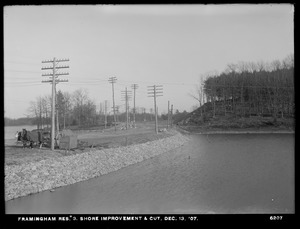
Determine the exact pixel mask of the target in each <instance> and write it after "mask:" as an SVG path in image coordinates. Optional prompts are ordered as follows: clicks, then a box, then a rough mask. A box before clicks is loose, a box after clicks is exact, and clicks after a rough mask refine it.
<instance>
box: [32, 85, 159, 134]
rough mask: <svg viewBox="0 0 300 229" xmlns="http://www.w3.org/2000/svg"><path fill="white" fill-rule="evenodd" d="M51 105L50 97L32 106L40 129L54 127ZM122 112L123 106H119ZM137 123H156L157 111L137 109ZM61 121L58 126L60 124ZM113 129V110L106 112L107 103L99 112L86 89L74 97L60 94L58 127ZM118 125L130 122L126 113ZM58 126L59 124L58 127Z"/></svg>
mask: <svg viewBox="0 0 300 229" xmlns="http://www.w3.org/2000/svg"><path fill="white" fill-rule="evenodd" d="M51 103H52V98H51V96H50V95H45V96H39V97H37V98H36V100H35V101H31V102H30V107H29V108H28V112H29V114H30V117H31V119H32V124H33V125H37V128H38V129H40V128H45V127H46V128H47V127H50V126H51ZM117 108H119V106H117ZM135 113H136V115H135V120H136V121H137V122H142V121H154V119H155V117H154V112H153V109H149V110H148V111H147V110H146V108H143V107H136V112H135ZM57 121H58V122H57ZM105 121H106V124H107V126H111V125H112V124H113V122H114V116H113V112H112V110H110V109H108V110H107V111H106V112H105V109H104V103H103V104H101V106H100V109H99V110H98V111H97V109H96V104H95V102H94V101H93V100H91V99H90V98H89V96H88V92H87V91H86V90H83V89H78V90H76V91H74V92H73V93H69V92H62V91H58V92H57V93H56V117H55V123H56V124H55V125H56V126H57V125H59V128H60V129H62V128H69V127H72V126H77V127H79V128H80V127H83V128H86V127H93V126H99V125H102V126H104V125H105ZM116 121H117V122H126V113H125V112H117V113H116ZM129 121H133V108H132V109H131V110H130V114H129ZM57 123H58V124H57Z"/></svg>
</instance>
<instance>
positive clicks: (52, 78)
mask: <svg viewBox="0 0 300 229" xmlns="http://www.w3.org/2000/svg"><path fill="white" fill-rule="evenodd" d="M65 61H69V59H56V58H55V57H54V58H53V60H44V61H42V63H52V66H48V67H42V70H52V74H51V73H46V74H42V76H48V77H49V79H48V80H43V81H42V83H51V84H52V106H51V150H54V141H55V102H56V84H58V83H60V82H68V80H60V79H58V76H60V75H69V73H58V72H56V70H57V69H61V68H69V66H59V65H57V64H58V63H60V62H65ZM57 136H58V133H57Z"/></svg>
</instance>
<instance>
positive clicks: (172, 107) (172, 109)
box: [171, 104, 173, 127]
mask: <svg viewBox="0 0 300 229" xmlns="http://www.w3.org/2000/svg"><path fill="white" fill-rule="evenodd" d="M172 126H173V104H172V105H171V127H172Z"/></svg>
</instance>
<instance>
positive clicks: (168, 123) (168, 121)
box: [167, 101, 170, 128]
mask: <svg viewBox="0 0 300 229" xmlns="http://www.w3.org/2000/svg"><path fill="white" fill-rule="evenodd" d="M169 127H170V101H168V125H167V128H169Z"/></svg>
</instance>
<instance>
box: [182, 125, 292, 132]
mask: <svg viewBox="0 0 300 229" xmlns="http://www.w3.org/2000/svg"><path fill="white" fill-rule="evenodd" d="M177 130H178V131H182V132H184V133H191V134H294V133H295V130H294V129H290V128H274V127H272V128H271V127H270V128H268V127H262V128H235V129H228V128H223V129H222V128H211V129H209V128H203V127H201V126H179V125H178V126H177Z"/></svg>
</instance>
